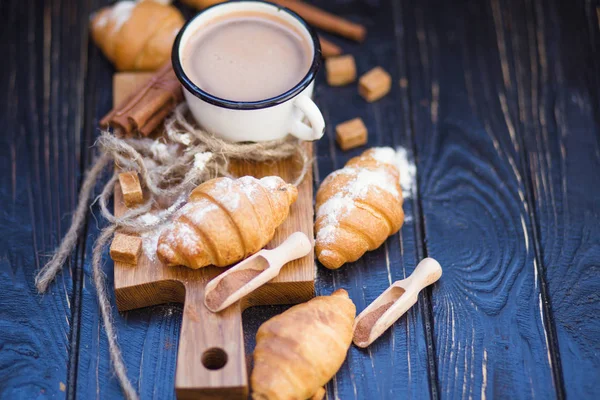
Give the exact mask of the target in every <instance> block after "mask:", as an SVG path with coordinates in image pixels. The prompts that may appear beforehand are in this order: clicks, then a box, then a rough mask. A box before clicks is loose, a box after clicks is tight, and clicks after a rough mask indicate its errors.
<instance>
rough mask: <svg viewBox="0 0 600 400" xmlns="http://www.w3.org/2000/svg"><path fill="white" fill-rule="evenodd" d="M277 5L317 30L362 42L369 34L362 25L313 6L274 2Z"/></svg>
mask: <svg viewBox="0 0 600 400" xmlns="http://www.w3.org/2000/svg"><path fill="white" fill-rule="evenodd" d="M274 2H275V3H277V4H279V5H281V6H284V7H287V8H289V9H290V10H292V11H294V12H296V13H298V15H300V16H301V17H302V18H304V19H305V20H306V22H308V23H309V24H311V25H313V26H314V27H315V28H319V29H323V30H324V31H327V32H331V33H335V34H337V35H340V36H343V37H346V38H348V39H353V40H356V41H357V42H362V41H363V40H364V39H365V36H366V34H367V29H366V28H365V27H364V26H363V25H360V24H357V23H354V22H351V21H348V20H347V19H344V18H341V17H338V16H337V15H334V14H331V13H329V12H327V11H324V10H321V9H320V8H317V7H315V6H313V5H310V4H306V3H304V2H302V1H298V0H274Z"/></svg>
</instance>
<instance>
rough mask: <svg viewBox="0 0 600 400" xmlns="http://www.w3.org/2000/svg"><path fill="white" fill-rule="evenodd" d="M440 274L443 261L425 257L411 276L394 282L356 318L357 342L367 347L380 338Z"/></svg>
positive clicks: (355, 338) (355, 333)
mask: <svg viewBox="0 0 600 400" xmlns="http://www.w3.org/2000/svg"><path fill="white" fill-rule="evenodd" d="M440 276H442V267H441V266H440V263H438V262H437V261H436V260H434V259H433V258H425V259H424V260H422V261H421V262H420V263H419V265H417V268H415V270H414V271H413V273H412V274H411V275H410V276H409V277H408V278H406V279H403V280H400V281H396V282H394V283H393V284H392V285H391V286H390V287H389V288H388V289H386V291H385V292H383V293H382V294H381V295H380V296H379V297H378V298H376V299H375V300H374V301H373V302H372V303H371V304H370V305H369V306H368V307H367V308H365V309H364V310H363V312H361V313H360V314H359V315H358V317H356V319H355V320H354V337H353V339H352V340H353V342H354V344H355V345H357V346H358V347H362V348H365V347H367V346H369V345H370V344H371V343H373V342H374V341H375V340H377V338H379V336H381V335H382V334H383V332H385V331H386V330H387V329H388V328H389V327H390V326H391V325H392V324H393V323H394V322H396V321H397V320H398V318H400V317H401V316H402V315H404V313H406V311H408V309H409V308H411V307H412V306H413V305H414V304H415V303H416V302H417V298H418V296H419V292H420V291H421V290H423V289H424V288H425V287H427V286H429V285H431V284H432V283H434V282H435V281H437V280H438V279H440Z"/></svg>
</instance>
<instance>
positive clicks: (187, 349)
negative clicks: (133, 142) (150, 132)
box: [113, 73, 315, 399]
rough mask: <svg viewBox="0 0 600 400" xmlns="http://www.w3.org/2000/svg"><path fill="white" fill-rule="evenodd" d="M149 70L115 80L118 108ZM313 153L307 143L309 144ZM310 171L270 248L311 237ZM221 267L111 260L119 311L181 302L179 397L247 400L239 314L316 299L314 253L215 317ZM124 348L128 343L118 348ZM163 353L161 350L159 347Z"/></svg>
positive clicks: (279, 168) (284, 170)
mask: <svg viewBox="0 0 600 400" xmlns="http://www.w3.org/2000/svg"><path fill="white" fill-rule="evenodd" d="M149 76H150V74H148V73H118V74H116V75H115V77H114V82H113V86H114V95H113V101H114V103H115V104H119V103H120V102H121V101H123V99H124V98H126V97H127V95H128V94H130V93H131V91H132V90H134V89H135V88H136V87H137V86H139V85H140V84H141V83H143V82H144V81H146V80H147V79H148V78H149ZM306 146H307V149H308V150H309V152H310V154H311V155H312V144H310V143H307V144H306ZM231 171H232V172H233V173H234V174H236V175H238V176H243V175H253V176H255V177H263V176H268V175H279V176H281V177H282V178H283V179H285V180H286V181H288V182H291V181H293V180H294V178H295V177H296V176H297V174H298V163H297V162H295V161H294V160H293V159H288V160H283V161H279V162H273V163H268V164H265V163H249V162H235V163H233V165H232V167H231ZM125 211H126V207H125V205H124V203H123V198H122V193H121V189H120V187H119V186H118V185H117V187H116V189H115V213H116V215H121V214H123V213H124V212H125ZM313 212H314V210H313V187H312V168H311V169H310V170H309V172H308V175H307V176H306V178H305V179H304V181H303V182H302V183H301V185H300V186H299V187H298V199H297V200H296V202H295V203H294V204H293V205H292V207H291V211H290V216H289V218H288V219H287V220H286V221H285V222H284V223H283V225H281V226H280V227H279V228H278V229H277V231H276V233H275V237H274V238H273V240H272V241H271V242H270V243H269V244H268V245H267V248H272V247H275V246H277V245H278V244H279V243H281V242H282V241H283V240H285V239H286V238H287V237H288V236H289V235H290V234H291V233H293V232H296V231H302V232H304V233H306V234H307V235H308V237H310V238H312V237H314V236H313ZM221 271H223V269H222V268H217V267H207V268H201V269H199V270H192V269H189V268H186V267H165V266H163V265H162V264H161V263H160V262H159V261H154V262H153V261H151V260H150V259H148V258H147V257H146V256H145V255H143V256H142V257H141V260H140V262H139V264H138V265H137V266H135V267H132V266H129V265H127V264H122V263H118V262H115V292H116V297H117V306H118V308H119V310H120V311H125V310H131V309H135V308H141V307H147V306H152V305H156V304H162V303H169V302H181V303H183V304H184V312H183V323H182V328H181V336H180V339H179V352H178V356H177V373H176V378H175V388H176V393H177V397H178V398H179V399H187V398H198V397H202V398H215V399H218V398H227V399H233V398H240V399H241V398H246V396H247V393H248V377H247V372H246V361H245V353H244V339H243V332H242V311H243V310H244V309H245V308H247V307H249V306H255V305H266V304H294V303H300V302H304V301H306V300H308V299H310V298H312V297H313V296H314V280H315V263H314V255H313V253H312V252H311V254H309V255H308V256H306V257H303V258H301V259H299V260H296V261H293V262H291V263H289V264H288V265H286V266H285V267H284V268H283V269H282V271H281V274H280V275H279V276H278V277H277V278H275V279H274V280H273V281H271V282H269V283H268V284H266V285H264V286H263V287H261V288H260V289H258V290H257V291H255V292H254V293H252V294H251V295H250V296H248V298H245V299H244V300H242V301H241V302H240V303H237V304H234V305H233V306H231V307H229V308H227V309H226V310H224V311H223V312H221V313H218V314H213V313H211V312H210V311H209V310H208V309H206V307H205V306H204V287H205V285H206V283H207V282H208V281H209V280H210V279H212V278H213V277H214V276H216V275H217V274H218V273H219V272H221ZM123 345H124V346H126V345H125V344H123ZM156 351H160V349H156Z"/></svg>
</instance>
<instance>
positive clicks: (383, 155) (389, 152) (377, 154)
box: [371, 147, 396, 164]
mask: <svg viewBox="0 0 600 400" xmlns="http://www.w3.org/2000/svg"><path fill="white" fill-rule="evenodd" d="M371 157H373V158H374V159H376V160H377V161H379V162H381V163H385V164H395V159H396V152H395V151H394V149H392V148H391V147H373V148H372V149H371Z"/></svg>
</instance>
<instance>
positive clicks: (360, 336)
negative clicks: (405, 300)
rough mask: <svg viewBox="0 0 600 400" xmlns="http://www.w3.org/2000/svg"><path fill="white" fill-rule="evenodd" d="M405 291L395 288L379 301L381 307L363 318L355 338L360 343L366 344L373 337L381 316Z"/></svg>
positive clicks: (357, 327)
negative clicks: (372, 334) (374, 328)
mask: <svg viewBox="0 0 600 400" xmlns="http://www.w3.org/2000/svg"><path fill="white" fill-rule="evenodd" d="M404 292H405V290H404V289H402V288H401V287H397V286H395V287H393V288H392V290H390V291H389V292H388V293H387V294H386V295H385V296H384V297H383V298H381V299H379V301H378V303H379V305H378V306H377V307H376V308H375V309H374V310H373V311H371V312H370V313H368V314H367V315H365V316H364V317H362V318H361V320H360V322H359V323H358V324H357V325H356V330H355V332H354V338H355V339H356V340H357V341H358V342H359V343H365V342H366V341H368V340H369V337H370V336H371V330H373V326H374V325H375V323H376V322H377V321H378V320H379V318H381V316H382V315H383V314H384V313H385V312H386V311H387V310H388V308H390V307H391V306H392V304H394V303H395V302H396V300H398V299H399V298H400V296H402V295H403V294H404Z"/></svg>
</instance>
